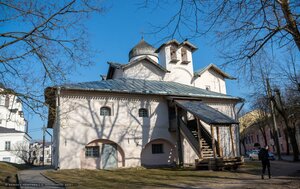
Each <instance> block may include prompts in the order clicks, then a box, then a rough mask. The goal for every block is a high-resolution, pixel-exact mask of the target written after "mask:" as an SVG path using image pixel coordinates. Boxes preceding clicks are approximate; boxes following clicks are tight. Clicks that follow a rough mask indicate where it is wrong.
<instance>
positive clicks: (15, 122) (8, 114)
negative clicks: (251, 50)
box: [0, 86, 30, 163]
mask: <svg viewBox="0 0 300 189" xmlns="http://www.w3.org/2000/svg"><path fill="white" fill-rule="evenodd" d="M3 88H4V87H3V86H1V91H2V92H3V91H4V90H3ZM27 130H28V129H27V121H26V120H25V118H24V113H23V110H22V103H21V101H20V100H19V99H18V97H16V96H15V95H11V94H3V95H0V161H7V162H12V163H24V161H23V158H24V157H26V156H27V155H26V153H23V152H22V151H27V152H28V151H29V141H30V136H29V135H28V131H27Z"/></svg>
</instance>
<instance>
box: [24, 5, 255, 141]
mask: <svg viewBox="0 0 300 189" xmlns="http://www.w3.org/2000/svg"><path fill="white" fill-rule="evenodd" d="M139 2H140V1H139ZM167 8H168V10H163V9H161V10H157V11H153V10H150V9H141V8H139V5H138V3H137V2H136V1H123V0H114V1H110V2H109V3H108V4H107V10H106V11H105V12H104V13H103V14H100V15H92V16H91V17H90V18H89V19H88V20H87V23H86V27H87V28H86V29H87V32H88V33H89V41H90V48H91V49H92V50H93V51H97V53H96V54H95V57H93V58H92V59H93V61H94V62H96V63H95V65H93V66H91V67H88V68H78V70H77V72H74V73H73V74H72V75H71V76H70V82H84V81H96V80H100V75H102V74H104V75H106V73H107V68H108V65H107V61H114V62H120V63H127V61H128V53H129V51H130V49H131V48H132V47H133V46H134V45H136V44H137V43H138V42H139V40H140V39H141V38H142V36H143V37H144V39H145V40H146V41H147V42H148V43H150V44H152V45H153V46H154V47H159V46H160V44H161V43H159V41H160V40H161V39H162V38H163V37H165V35H166V34H165V33H159V34H148V33H150V32H151V31H153V30H154V27H153V25H162V24H164V23H165V22H166V21H167V20H168V19H169V17H170V15H171V14H172V10H175V8H176V7H167ZM212 38H213V36H211V37H209V36H206V37H205V38H198V39H190V42H192V43H193V44H194V45H196V46H197V47H198V50H197V51H195V52H194V54H193V61H194V70H198V69H200V68H203V67H204V66H206V65H208V64H210V63H214V64H216V65H221V64H222V63H224V62H223V60H222V59H220V58H218V56H219V54H218V51H217V46H216V44H214V43H213V42H212ZM178 40H179V41H181V40H180V39H178ZM164 42H165V41H164ZM225 71H226V72H228V73H229V74H231V75H233V76H235V73H233V72H232V71H231V70H230V69H226V70H225ZM242 86H243V84H242V83H240V82H239V81H238V80H233V81H231V80H228V81H227V93H228V94H230V95H234V96H240V97H245V95H246V94H245V93H243V92H241V91H249V90H248V89H246V90H245V87H243V88H242ZM242 89H243V90H242ZM27 119H28V121H29V135H30V136H31V137H32V139H34V140H37V139H42V131H41V127H42V125H44V124H46V121H45V120H44V121H42V120H40V119H39V118H38V117H37V116H33V115H27ZM50 130H51V129H50ZM47 138H48V140H49V137H47Z"/></svg>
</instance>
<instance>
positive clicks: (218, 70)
mask: <svg viewBox="0 0 300 189" xmlns="http://www.w3.org/2000/svg"><path fill="white" fill-rule="evenodd" d="M209 69H213V70H215V71H216V72H217V73H219V74H220V75H221V76H223V77H224V78H227V79H232V80H235V79H236V78H235V77H232V76H231V75H229V74H228V73H226V72H224V71H222V70H221V69H220V68H218V66H216V65H215V64H209V65H208V66H206V67H204V68H202V69H200V70H198V71H196V72H195V73H194V75H195V76H201V75H202V74H203V73H204V72H205V71H206V70H209Z"/></svg>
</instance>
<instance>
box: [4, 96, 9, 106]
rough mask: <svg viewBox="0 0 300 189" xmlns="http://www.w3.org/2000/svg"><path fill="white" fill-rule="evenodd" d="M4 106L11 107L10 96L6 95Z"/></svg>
mask: <svg viewBox="0 0 300 189" xmlns="http://www.w3.org/2000/svg"><path fill="white" fill-rule="evenodd" d="M4 106H5V107H7V108H8V107H9V97H8V96H6V97H5V104H4Z"/></svg>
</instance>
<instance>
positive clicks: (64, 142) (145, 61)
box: [45, 39, 241, 169]
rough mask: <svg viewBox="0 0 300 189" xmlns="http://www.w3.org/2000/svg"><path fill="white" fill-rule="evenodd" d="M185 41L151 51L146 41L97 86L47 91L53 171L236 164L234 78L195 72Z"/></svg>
mask: <svg viewBox="0 0 300 189" xmlns="http://www.w3.org/2000/svg"><path fill="white" fill-rule="evenodd" d="M196 50H197V47H195V46H194V45H193V44H191V43H190V42H188V41H183V42H181V43H179V42H178V41H176V40H171V41H169V42H167V43H164V44H162V45H161V46H160V47H159V48H157V49H156V48H154V47H153V46H151V45H150V44H148V43H147V42H146V41H144V40H143V39H142V40H141V41H140V42H139V43H138V44H137V45H136V46H135V47H133V48H132V49H131V51H130V52H129V62H128V63H126V64H121V63H116V62H108V65H109V68H108V71H107V75H106V76H105V77H103V79H102V80H101V81H100V80H99V81H92V82H83V83H75V84H65V85H61V86H53V87H48V88H46V90H45V98H46V103H47V104H48V105H49V117H48V128H52V129H53V153H54V157H53V164H54V166H55V167H56V168H60V169H75V168H79V169H110V168H121V167H136V166H146V167H147V166H148V167H155V166H174V165H186V164H195V160H196V161H198V162H201V160H205V159H217V158H226V157H238V156H239V147H238V145H239V144H238V142H236V141H238V137H239V135H238V130H239V129H238V122H237V121H236V112H235V111H236V110H235V109H236V108H235V107H236V104H238V103H240V102H241V99H240V98H238V97H234V96H230V95H227V94H226V83H225V80H226V79H235V78H233V77H232V76H230V75H229V74H227V73H225V72H223V71H222V70H220V69H219V68H218V67H217V66H215V65H214V64H210V65H208V66H207V67H205V68H203V69H202V70H200V71H194V67H193V56H192V55H193V52H194V51H196Z"/></svg>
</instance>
